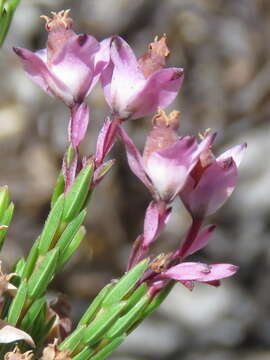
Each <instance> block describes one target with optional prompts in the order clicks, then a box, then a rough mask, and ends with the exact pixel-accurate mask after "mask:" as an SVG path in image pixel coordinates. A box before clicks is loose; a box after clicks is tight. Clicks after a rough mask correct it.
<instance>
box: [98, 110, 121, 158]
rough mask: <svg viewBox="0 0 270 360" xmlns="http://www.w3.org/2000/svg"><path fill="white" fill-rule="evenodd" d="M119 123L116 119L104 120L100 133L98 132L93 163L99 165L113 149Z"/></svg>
mask: <svg viewBox="0 0 270 360" xmlns="http://www.w3.org/2000/svg"><path fill="white" fill-rule="evenodd" d="M118 128H119V122H118V119H116V118H113V120H111V118H110V117H108V118H106V119H105V122H104V124H103V126H102V129H101V131H100V132H99V135H98V139H97V146H96V155H95V161H96V163H97V164H101V163H102V162H103V160H104V158H105V157H106V156H107V155H108V153H109V151H110V150H111V148H112V147H113V145H114V143H115V140H116V135H117V133H118Z"/></svg>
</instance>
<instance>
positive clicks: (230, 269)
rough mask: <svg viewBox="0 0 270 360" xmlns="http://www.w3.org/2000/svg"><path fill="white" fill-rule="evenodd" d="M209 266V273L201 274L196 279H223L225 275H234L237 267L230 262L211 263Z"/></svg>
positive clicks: (206, 280) (210, 280)
mask: <svg viewBox="0 0 270 360" xmlns="http://www.w3.org/2000/svg"><path fill="white" fill-rule="evenodd" d="M209 268H210V271H209V273H207V274H206V273H205V274H203V275H202V277H201V278H199V279H197V281H201V282H212V281H217V280H221V279H225V278H227V277H230V276H232V275H234V274H235V273H236V272H237V271H238V269H239V267H238V266H235V265H232V264H213V265H209ZM214 284H215V283H214ZM211 285H212V284H211Z"/></svg>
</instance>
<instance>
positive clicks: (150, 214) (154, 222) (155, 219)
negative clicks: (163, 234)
mask: <svg viewBox="0 0 270 360" xmlns="http://www.w3.org/2000/svg"><path fill="white" fill-rule="evenodd" d="M158 224H159V209H158V206H157V203H156V202H154V201H151V203H150V204H149V206H148V208H147V210H146V214H145V219H144V231H143V234H144V239H143V245H144V246H145V247H148V246H149V244H151V243H152V242H153V241H154V240H155V237H156V234H157V230H158Z"/></svg>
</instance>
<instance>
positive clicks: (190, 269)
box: [162, 262, 210, 281]
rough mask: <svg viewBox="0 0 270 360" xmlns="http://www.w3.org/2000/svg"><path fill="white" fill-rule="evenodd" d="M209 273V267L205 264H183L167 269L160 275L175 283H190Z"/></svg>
mask: <svg viewBox="0 0 270 360" xmlns="http://www.w3.org/2000/svg"><path fill="white" fill-rule="evenodd" d="M209 273H210V267H209V265H207V264H203V263H197V262H183V263H180V264H178V265H176V266H173V267H171V268H169V269H168V270H167V271H165V272H164V273H162V276H163V277H165V278H169V279H173V280H177V281H186V280H187V281H192V280H198V279H200V278H202V277H203V276H204V275H205V274H209Z"/></svg>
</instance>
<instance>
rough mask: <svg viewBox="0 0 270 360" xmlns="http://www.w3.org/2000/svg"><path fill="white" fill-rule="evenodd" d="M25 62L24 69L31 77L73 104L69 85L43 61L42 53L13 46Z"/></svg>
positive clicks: (46, 89)
mask: <svg viewBox="0 0 270 360" xmlns="http://www.w3.org/2000/svg"><path fill="white" fill-rule="evenodd" d="M13 50H14V51H15V53H16V54H17V55H18V56H19V57H20V59H21V60H22V62H23V65H24V69H25V71H26V73H27V75H28V76H29V77H30V79H31V80H32V81H33V82H34V83H35V84H37V85H38V86H40V87H41V88H42V89H43V90H44V91H46V92H47V93H48V94H50V95H51V96H57V97H59V98H60V99H62V100H63V101H64V102H65V103H66V104H68V105H71V104H72V102H73V97H72V94H71V92H70V90H69V89H68V87H67V86H66V85H65V84H64V83H63V82H62V81H61V80H59V79H58V78H57V77H56V76H55V75H54V74H53V73H52V72H51V71H50V70H49V68H48V67H47V65H46V64H45V62H43V61H42V59H41V55H40V53H39V52H38V53H37V54H36V53H34V52H32V51H29V50H27V49H23V48H13Z"/></svg>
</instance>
